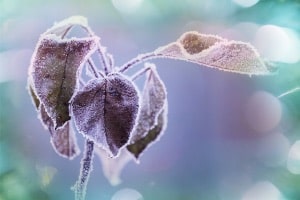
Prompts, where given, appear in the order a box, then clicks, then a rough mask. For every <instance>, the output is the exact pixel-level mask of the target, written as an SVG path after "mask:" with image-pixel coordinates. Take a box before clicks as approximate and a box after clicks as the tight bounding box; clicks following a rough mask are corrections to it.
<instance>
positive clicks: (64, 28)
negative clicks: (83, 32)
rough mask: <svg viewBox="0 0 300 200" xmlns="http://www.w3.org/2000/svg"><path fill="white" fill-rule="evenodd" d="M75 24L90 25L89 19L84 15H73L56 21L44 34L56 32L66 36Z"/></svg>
mask: <svg viewBox="0 0 300 200" xmlns="http://www.w3.org/2000/svg"><path fill="white" fill-rule="evenodd" d="M74 25H79V26H82V27H88V22H87V19H86V18H85V17H83V16H72V17H69V18H67V19H64V20H62V21H60V22H58V23H55V24H54V26H52V27H51V28H50V29H48V30H47V31H46V32H45V33H44V34H55V35H57V36H64V35H65V34H66V33H67V32H68V31H69V30H70V29H71V28H72V26H74Z"/></svg>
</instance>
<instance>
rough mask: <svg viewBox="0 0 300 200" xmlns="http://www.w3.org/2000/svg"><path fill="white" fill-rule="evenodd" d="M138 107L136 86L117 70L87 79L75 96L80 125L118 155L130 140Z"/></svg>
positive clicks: (95, 140) (77, 121)
mask: <svg viewBox="0 0 300 200" xmlns="http://www.w3.org/2000/svg"><path fill="white" fill-rule="evenodd" d="M138 107H139V96H138V93H137V90H136V88H135V86H134V85H133V83H132V82H131V81H129V80H128V79H127V78H125V77H124V76H123V75H121V74H118V73H116V74H110V75H108V76H107V77H106V78H105V79H101V80H100V79H94V80H91V81H90V82H88V83H87V85H86V86H85V87H84V88H83V90H81V91H79V92H78V93H77V94H76V96H75V97H74V99H73V103H72V112H73V116H74V120H75V124H76V127H77V129H78V130H79V131H80V132H81V133H82V134H83V135H84V136H86V137H87V138H88V139H91V140H92V141H94V142H95V143H96V144H97V145H98V146H101V147H103V148H104V149H105V150H107V151H108V153H110V154H111V155H112V156H116V155H117V154H118V152H119V149H120V148H121V147H123V146H124V145H125V144H126V143H127V142H128V139H129V136H130V133H131V132H132V129H133V127H134V125H135V120H136V117H137V113H138Z"/></svg>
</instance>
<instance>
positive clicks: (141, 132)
mask: <svg viewBox="0 0 300 200" xmlns="http://www.w3.org/2000/svg"><path fill="white" fill-rule="evenodd" d="M145 67H148V68H149V71H148V74H147V78H146V82H145V86H144V89H143V95H142V104H141V109H140V114H139V117H138V120H137V125H136V126H135V129H134V131H133V134H132V138H131V139H130V145H129V146H127V149H128V150H129V151H130V152H132V153H133V154H134V155H135V157H136V158H138V157H139V155H140V153H142V151H143V150H144V149H145V148H146V146H147V145H148V144H146V143H145V142H144V143H145V144H143V148H140V147H137V145H135V144H136V142H137V141H140V140H143V138H144V137H147V135H148V134H149V132H151V130H152V129H155V130H156V131H154V132H156V134H157V135H158V134H159V133H160V131H157V130H158V129H162V126H163V124H160V125H159V126H160V128H155V127H156V125H158V124H159V123H162V121H163V120H162V119H160V121H159V122H158V116H159V114H160V113H161V111H162V109H163V108H164V106H165V105H166V98H167V91H166V88H165V85H164V83H163V82H162V80H161V79H160V77H159V75H158V73H157V71H156V69H155V65H153V64H149V63H146V66H145ZM152 132H153V131H152ZM143 141H145V140H143ZM147 141H148V142H149V143H150V142H152V141H151V140H147ZM139 146H140V145H139Z"/></svg>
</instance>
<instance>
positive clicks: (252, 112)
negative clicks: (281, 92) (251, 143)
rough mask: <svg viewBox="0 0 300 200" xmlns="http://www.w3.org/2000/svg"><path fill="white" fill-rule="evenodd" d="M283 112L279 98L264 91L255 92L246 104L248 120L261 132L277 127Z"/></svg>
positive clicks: (252, 126) (251, 125) (253, 127)
mask: <svg viewBox="0 0 300 200" xmlns="http://www.w3.org/2000/svg"><path fill="white" fill-rule="evenodd" d="M281 113H282V109H281V104H280V102H279V100H278V99H277V98H276V97H275V96H273V95H272V94H270V93H268V92H264V91H258V92H256V93H254V94H253V95H252V97H250V99H249V101H248V103H247V105H246V121H247V123H248V124H249V126H250V127H251V128H252V129H254V130H255V131H257V132H259V133H261V132H267V131H270V130H272V129H273V128H275V127H276V126H277V125H278V123H279V121H280V119H281Z"/></svg>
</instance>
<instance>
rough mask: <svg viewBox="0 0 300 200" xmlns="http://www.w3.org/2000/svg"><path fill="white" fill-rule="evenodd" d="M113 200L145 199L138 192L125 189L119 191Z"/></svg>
mask: <svg viewBox="0 0 300 200" xmlns="http://www.w3.org/2000/svg"><path fill="white" fill-rule="evenodd" d="M111 200H144V198H143V196H142V195H141V193H139V192H138V191H136V190H134V189H130V188H124V189H121V190H119V191H117V192H116V193H115V194H114V195H113V197H112V198H111Z"/></svg>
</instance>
